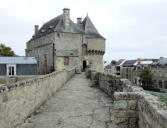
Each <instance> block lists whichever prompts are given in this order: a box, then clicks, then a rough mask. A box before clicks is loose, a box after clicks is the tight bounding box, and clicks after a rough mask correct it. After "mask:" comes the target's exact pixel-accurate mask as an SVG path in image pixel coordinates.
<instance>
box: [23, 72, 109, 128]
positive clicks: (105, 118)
mask: <svg viewBox="0 0 167 128" xmlns="http://www.w3.org/2000/svg"><path fill="white" fill-rule="evenodd" d="M90 85H91V83H90V81H89V80H88V79H86V78H85V75H84V73H82V74H79V75H75V76H74V77H73V78H72V79H71V80H70V81H68V82H67V83H66V85H64V87H63V88H61V89H60V90H59V91H58V92H57V93H56V95H55V96H53V97H52V98H51V99H50V100H48V101H47V102H46V103H45V104H44V105H43V106H41V108H40V109H39V110H38V111H37V112H36V115H33V116H32V117H31V118H29V119H27V121H26V122H27V123H24V124H23V125H22V128H111V127H112V122H111V119H112V117H111V115H112V114H111V113H110V111H111V110H112V103H111V99H110V98H109V97H108V96H107V95H106V94H104V93H103V92H101V91H100V90H99V89H96V88H91V87H90Z"/></svg>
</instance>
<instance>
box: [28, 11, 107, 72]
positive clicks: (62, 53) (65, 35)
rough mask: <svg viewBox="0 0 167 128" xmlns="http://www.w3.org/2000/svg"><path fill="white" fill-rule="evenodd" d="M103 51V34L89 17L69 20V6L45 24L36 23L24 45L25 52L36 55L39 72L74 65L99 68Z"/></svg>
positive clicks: (101, 64)
mask: <svg viewBox="0 0 167 128" xmlns="http://www.w3.org/2000/svg"><path fill="white" fill-rule="evenodd" d="M76 51H77V52H76ZM69 52H70V53H69ZM104 53H105V38H103V37H102V36H101V35H100V34H99V33H98V31H97V30H96V28H95V27H94V25H93V23H92V22H91V20H90V18H89V17H88V16H87V17H86V18H85V19H84V20H83V21H81V19H78V23H77V24H75V23H73V22H72V21H71V20H70V10H69V9H64V10H63V14H62V15H60V16H58V17H56V18H54V19H52V20H51V21H49V22H47V23H46V24H44V25H43V26H42V27H41V29H40V30H38V28H37V27H36V29H35V35H34V36H33V37H32V39H31V40H30V41H28V42H27V48H26V56H34V57H36V59H37V61H38V72H39V74H46V73H49V72H51V71H52V70H57V71H58V70H62V69H66V68H72V67H75V66H78V67H79V68H80V70H83V69H84V68H85V67H88V66H89V67H92V68H93V69H96V70H98V71H102V70H103V55H104Z"/></svg>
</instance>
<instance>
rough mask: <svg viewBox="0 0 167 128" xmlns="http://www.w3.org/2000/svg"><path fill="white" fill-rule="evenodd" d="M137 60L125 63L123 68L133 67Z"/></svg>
mask: <svg viewBox="0 0 167 128" xmlns="http://www.w3.org/2000/svg"><path fill="white" fill-rule="evenodd" d="M136 61H137V60H126V61H125V62H124V63H123V67H132V66H134V64H135V63H136Z"/></svg>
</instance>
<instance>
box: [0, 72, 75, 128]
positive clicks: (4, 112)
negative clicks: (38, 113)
mask: <svg viewBox="0 0 167 128" xmlns="http://www.w3.org/2000/svg"><path fill="white" fill-rule="evenodd" d="M74 74H75V69H71V70H64V71H58V72H53V73H51V74H47V75H44V76H40V77H38V78H34V79H31V80H27V81H24V82H19V83H14V84H12V85H3V86H1V87H0V127H1V128H14V127H16V126H18V125H19V124H21V123H23V122H24V120H25V119H26V118H27V117H28V116H29V115H31V114H32V113H33V112H34V111H35V110H36V109H37V108H38V107H39V106H40V105H42V104H43V103H44V102H45V101H46V100H47V99H48V98H50V97H51V96H52V95H53V94H55V93H56V91H57V90H58V89H59V88H61V87H62V86H63V85H64V84H65V83H66V82H67V81H68V80H69V79H70V78H71V77H72V76H73V75H74Z"/></svg>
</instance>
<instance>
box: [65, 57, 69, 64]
mask: <svg viewBox="0 0 167 128" xmlns="http://www.w3.org/2000/svg"><path fill="white" fill-rule="evenodd" d="M64 65H69V57H64Z"/></svg>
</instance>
